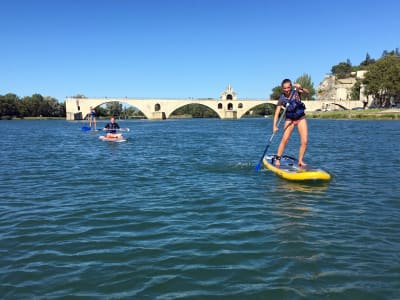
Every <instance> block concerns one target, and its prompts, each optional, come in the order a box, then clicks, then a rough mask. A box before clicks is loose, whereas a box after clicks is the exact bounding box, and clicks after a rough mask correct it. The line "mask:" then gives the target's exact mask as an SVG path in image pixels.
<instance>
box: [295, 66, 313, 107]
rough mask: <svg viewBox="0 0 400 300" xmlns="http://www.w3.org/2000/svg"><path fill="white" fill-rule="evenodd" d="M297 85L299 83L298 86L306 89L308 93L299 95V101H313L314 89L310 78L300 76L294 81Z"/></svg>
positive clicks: (304, 75) (308, 76) (306, 75)
mask: <svg viewBox="0 0 400 300" xmlns="http://www.w3.org/2000/svg"><path fill="white" fill-rule="evenodd" d="M296 82H297V83H300V85H301V86H302V87H304V88H306V89H307V90H308V91H309V93H308V94H306V93H303V94H302V95H301V99H302V100H312V99H315V98H314V96H315V89H314V83H313V82H312V81H311V76H310V75H308V74H306V73H304V74H303V75H301V76H300V77H299V78H297V79H296Z"/></svg>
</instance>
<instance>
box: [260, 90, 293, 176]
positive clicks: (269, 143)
mask: <svg viewBox="0 0 400 300" xmlns="http://www.w3.org/2000/svg"><path fill="white" fill-rule="evenodd" d="M295 93H296V89H294V90H293V91H292V94H291V95H290V100H292V98H293V96H294V94H295ZM287 107H288V105H285V108H284V109H283V112H282V114H281V116H280V117H279V120H278V124H276V127H279V124H280V123H281V121H282V119H283V118H284V116H285V112H286V108H287ZM274 136H275V132H273V133H272V134H271V137H270V138H269V141H268V143H267V146H266V147H265V150H264V152H263V154H262V156H261V158H260V161H259V162H258V164H257V165H256V166H255V168H254V170H255V171H259V170H260V169H261V164H262V160H263V158H264V156H265V154H267V151H268V148H269V146H270V145H271V142H272V139H273V138H274Z"/></svg>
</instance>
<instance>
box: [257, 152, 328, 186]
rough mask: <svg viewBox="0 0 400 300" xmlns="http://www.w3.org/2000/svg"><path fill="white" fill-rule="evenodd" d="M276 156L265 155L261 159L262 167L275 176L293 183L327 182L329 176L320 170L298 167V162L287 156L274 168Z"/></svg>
mask: <svg viewBox="0 0 400 300" xmlns="http://www.w3.org/2000/svg"><path fill="white" fill-rule="evenodd" d="M275 158H276V155H266V156H264V158H263V164H264V166H265V167H266V168H267V169H268V170H270V171H272V172H274V173H275V174H276V175H277V176H279V177H281V178H284V179H287V180H293V181H329V180H331V175H330V174H329V173H328V172H326V171H324V170H322V169H315V168H309V167H299V161H298V160H297V159H296V158H294V157H290V156H287V155H283V156H282V157H281V160H280V162H281V164H280V166H279V168H278V167H276V166H275Z"/></svg>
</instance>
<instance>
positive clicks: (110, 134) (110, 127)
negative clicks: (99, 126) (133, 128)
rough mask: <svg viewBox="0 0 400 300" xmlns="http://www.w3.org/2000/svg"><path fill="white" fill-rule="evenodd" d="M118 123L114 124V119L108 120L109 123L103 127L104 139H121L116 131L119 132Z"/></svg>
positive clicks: (120, 135) (120, 134)
mask: <svg viewBox="0 0 400 300" xmlns="http://www.w3.org/2000/svg"><path fill="white" fill-rule="evenodd" d="M120 129H121V127H119V125H118V123H116V122H115V119H114V117H111V118H110V122H109V123H107V124H106V126H104V129H103V130H105V131H107V135H106V138H114V139H122V138H123V137H122V133H117V130H120Z"/></svg>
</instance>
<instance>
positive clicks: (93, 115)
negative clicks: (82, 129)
mask: <svg viewBox="0 0 400 300" xmlns="http://www.w3.org/2000/svg"><path fill="white" fill-rule="evenodd" d="M92 124H93V126H94V130H96V111H95V110H94V108H93V107H92V106H91V107H90V112H89V127H90V128H92Z"/></svg>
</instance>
